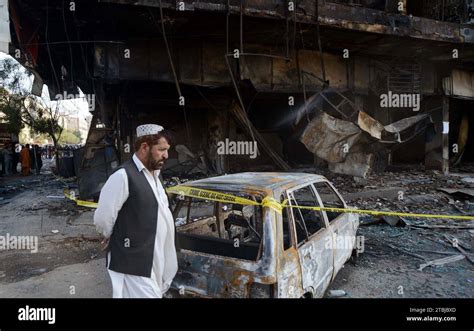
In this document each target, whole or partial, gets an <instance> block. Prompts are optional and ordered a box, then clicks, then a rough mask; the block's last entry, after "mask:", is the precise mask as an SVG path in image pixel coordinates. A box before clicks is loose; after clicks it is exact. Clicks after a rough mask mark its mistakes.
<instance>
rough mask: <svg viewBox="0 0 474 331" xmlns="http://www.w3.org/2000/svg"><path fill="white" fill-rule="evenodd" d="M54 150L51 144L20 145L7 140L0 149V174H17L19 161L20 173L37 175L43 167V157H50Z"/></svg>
mask: <svg viewBox="0 0 474 331" xmlns="http://www.w3.org/2000/svg"><path fill="white" fill-rule="evenodd" d="M54 153H55V150H54V147H53V146H43V147H41V146H39V145H30V144H26V145H20V144H13V143H11V142H7V143H6V144H5V145H4V147H3V148H2V149H1V150H0V164H1V171H0V175H2V176H10V175H16V174H18V173H19V172H18V168H17V167H18V163H21V175H22V176H29V175H30V174H32V173H35V174H36V175H39V174H40V172H41V168H42V167H43V159H51V158H52V157H53V156H54Z"/></svg>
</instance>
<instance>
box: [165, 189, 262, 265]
mask: <svg viewBox="0 0 474 331" xmlns="http://www.w3.org/2000/svg"><path fill="white" fill-rule="evenodd" d="M245 198H247V199H252V200H254V199H253V198H250V197H248V196H247V197H245ZM173 214H174V215H175V224H176V232H177V240H178V245H179V247H180V248H181V249H187V250H192V251H196V252H202V253H207V254H213V255H222V256H228V257H234V258H239V259H245V260H257V259H258V258H259V255H260V252H261V250H260V245H261V237H262V232H263V222H262V208H261V207H260V206H248V205H238V204H230V203H228V204H223V203H220V202H215V201H207V200H203V199H196V198H185V200H184V201H181V202H180V203H178V204H177V207H176V210H175V211H174V212H173Z"/></svg>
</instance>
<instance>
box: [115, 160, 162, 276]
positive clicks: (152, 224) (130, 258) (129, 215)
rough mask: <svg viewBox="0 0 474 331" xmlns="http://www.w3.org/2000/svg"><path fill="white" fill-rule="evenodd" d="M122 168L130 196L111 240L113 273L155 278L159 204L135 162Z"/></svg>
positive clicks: (118, 217) (116, 223)
mask: <svg viewBox="0 0 474 331" xmlns="http://www.w3.org/2000/svg"><path fill="white" fill-rule="evenodd" d="M120 168H123V169H125V171H126V173H127V178H128V191H129V196H128V199H127V201H125V203H124V204H123V206H122V209H120V211H119V213H118V216H117V220H116V221H115V225H114V228H113V231H112V235H111V237H110V243H109V249H110V252H111V259H110V264H109V269H110V270H113V271H116V272H120V273H124V274H129V275H136V276H143V277H151V269H152V267H153V251H154V248H155V236H156V223H157V217H158V202H157V201H156V198H155V194H154V193H153V190H152V188H151V187H150V184H149V183H148V180H147V179H146V177H145V174H144V173H143V171H142V172H139V171H138V169H137V166H136V165H135V162H134V161H133V159H130V160H128V161H126V162H124V163H123V164H122V165H121V166H120V167H119V168H118V169H120ZM118 169H117V170H118Z"/></svg>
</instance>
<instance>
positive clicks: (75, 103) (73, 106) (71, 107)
mask: <svg viewBox="0 0 474 331" xmlns="http://www.w3.org/2000/svg"><path fill="white" fill-rule="evenodd" d="M6 58H11V59H13V60H14V58H12V57H11V56H10V55H8V54H5V53H3V52H0V62H2V61H3V60H4V59H6ZM22 84H23V87H24V88H25V89H27V91H31V86H32V85H33V75H28V74H27V73H26V72H25V75H24V79H23V81H22ZM79 95H80V96H81V97H83V96H84V94H83V93H82V91H80V94H79ZM41 99H42V100H43V101H44V103H45V104H46V105H47V106H49V107H56V104H57V103H58V102H59V111H60V112H61V113H66V114H70V115H78V116H79V117H81V118H87V117H91V116H92V114H91V113H90V112H89V107H88V103H87V101H86V100H85V98H77V99H70V100H61V101H51V99H50V96H49V91H48V86H47V85H46V84H45V85H43V91H42V93H41Z"/></svg>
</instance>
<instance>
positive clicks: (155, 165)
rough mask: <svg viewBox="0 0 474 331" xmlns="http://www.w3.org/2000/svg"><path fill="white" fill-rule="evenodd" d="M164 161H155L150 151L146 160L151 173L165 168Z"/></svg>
mask: <svg viewBox="0 0 474 331" xmlns="http://www.w3.org/2000/svg"><path fill="white" fill-rule="evenodd" d="M164 163H165V162H164V161H156V160H154V159H153V156H152V155H151V151H148V155H147V159H146V167H147V169H148V170H150V171H154V170H159V169H161V168H162V167H163V165H164Z"/></svg>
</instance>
